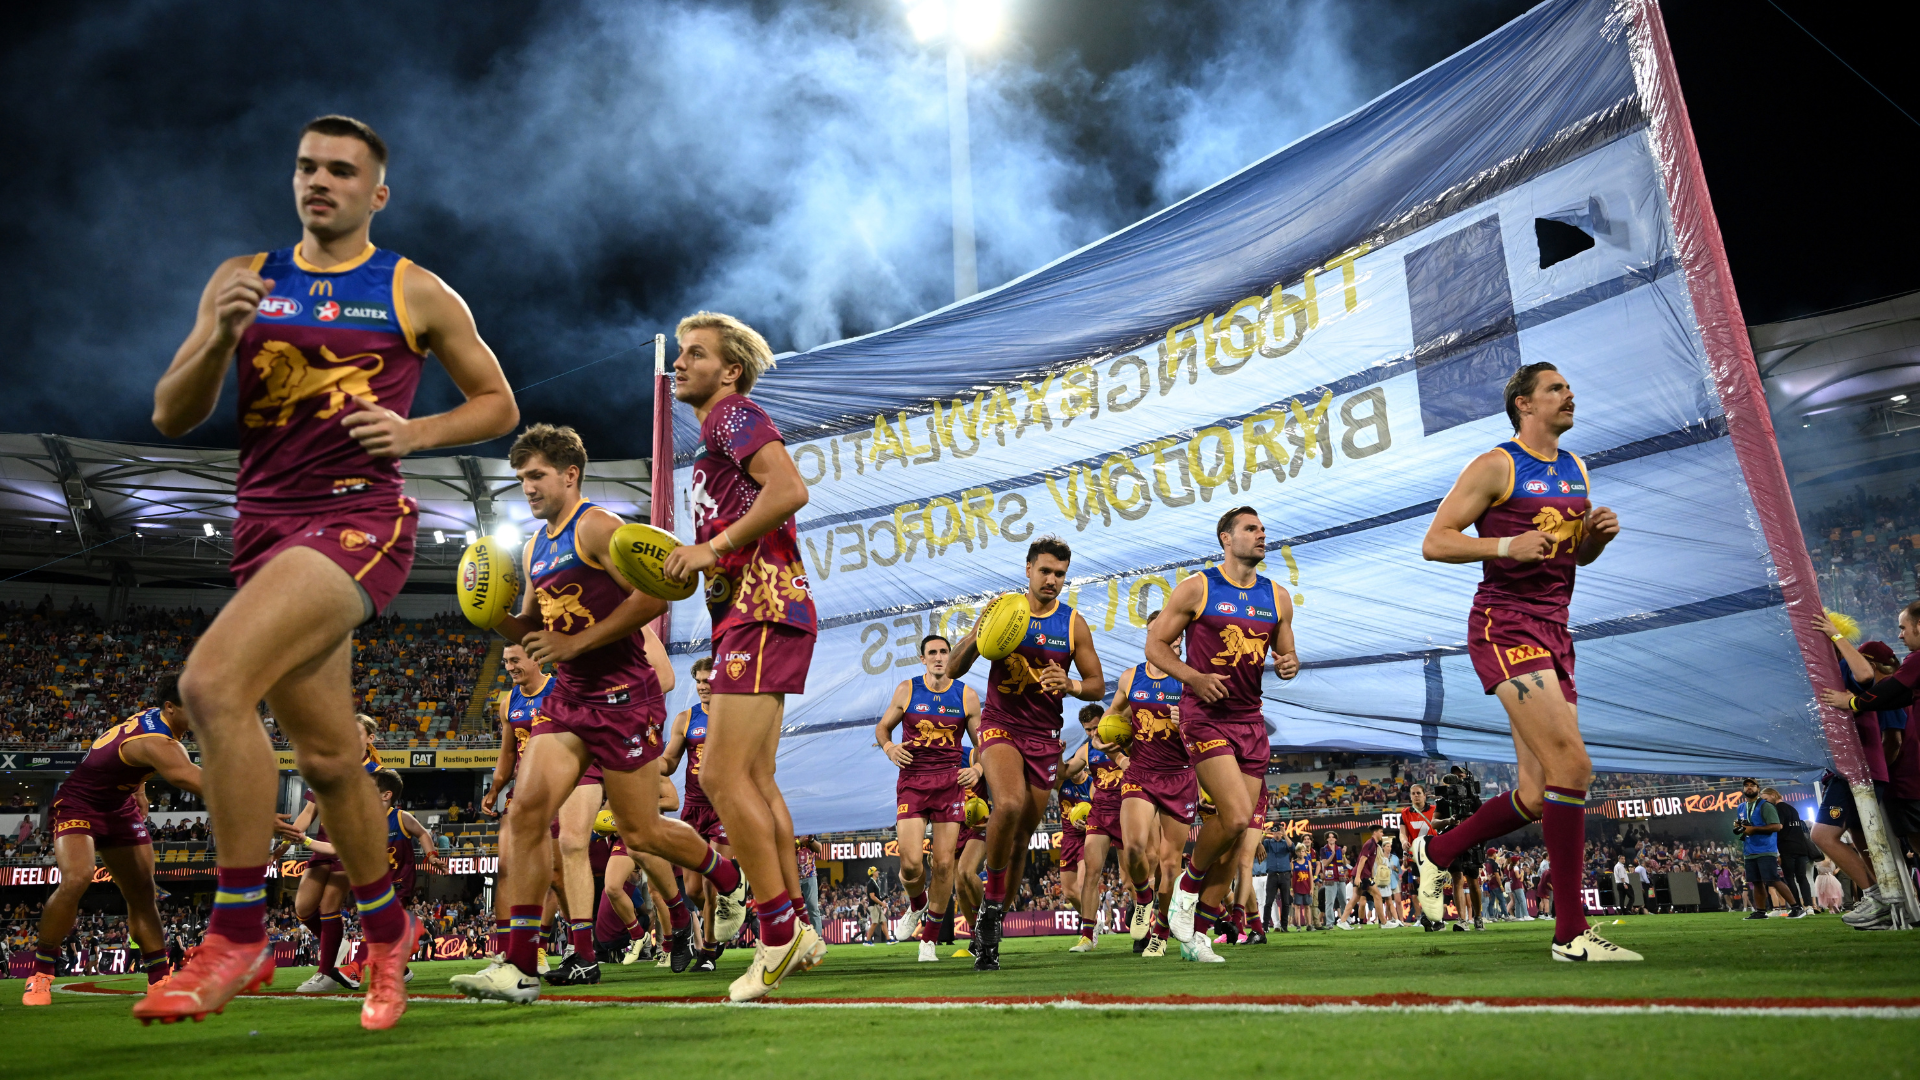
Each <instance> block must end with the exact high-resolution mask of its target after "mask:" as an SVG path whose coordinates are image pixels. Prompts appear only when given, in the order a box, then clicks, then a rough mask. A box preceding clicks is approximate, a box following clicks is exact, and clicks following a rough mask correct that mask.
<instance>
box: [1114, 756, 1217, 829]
mask: <svg viewBox="0 0 1920 1080" xmlns="http://www.w3.org/2000/svg"><path fill="white" fill-rule="evenodd" d="M1128 799H1140V800H1142V801H1144V802H1149V803H1152V804H1153V809H1154V812H1155V813H1160V814H1165V815H1166V816H1168V817H1170V818H1178V819H1179V820H1181V821H1184V822H1186V823H1187V824H1189V825H1191V824H1193V807H1194V804H1195V803H1197V802H1199V801H1200V779H1199V777H1197V776H1195V775H1194V772H1193V769H1192V768H1191V767H1189V768H1185V769H1143V768H1141V767H1140V766H1138V765H1129V766H1128V767H1127V775H1126V778H1125V779H1123V780H1121V781H1120V801H1121V802H1125V801H1127V800H1128Z"/></svg>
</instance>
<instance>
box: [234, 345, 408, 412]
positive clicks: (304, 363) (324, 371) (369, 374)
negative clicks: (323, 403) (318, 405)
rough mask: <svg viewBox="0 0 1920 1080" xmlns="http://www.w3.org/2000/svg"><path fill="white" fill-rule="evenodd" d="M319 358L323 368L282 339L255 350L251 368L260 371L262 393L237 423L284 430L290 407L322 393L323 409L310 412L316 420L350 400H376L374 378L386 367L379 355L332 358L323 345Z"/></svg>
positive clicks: (344, 406) (290, 410) (345, 405)
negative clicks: (366, 363)
mask: <svg viewBox="0 0 1920 1080" xmlns="http://www.w3.org/2000/svg"><path fill="white" fill-rule="evenodd" d="M320 359H321V360H322V361H324V362H325V364H324V366H323V365H320V364H315V363H313V362H312V361H310V360H308V359H307V355H306V354H305V353H303V352H301V351H300V350H299V348H297V347H295V346H293V345H290V344H288V343H287V342H284V341H269V342H267V343H266V344H264V345H262V346H260V351H259V352H257V353H254V354H253V366H254V368H255V370H257V371H259V372H260V383H261V385H262V386H263V387H265V388H266V392H265V393H263V394H261V395H260V396H259V397H258V398H256V399H254V400H253V401H252V402H250V403H248V405H247V412H246V414H245V415H244V416H242V417H241V421H242V422H243V423H245V424H246V425H247V426H248V427H252V428H258V427H286V426H287V421H289V420H291V419H293V409H294V406H296V405H298V404H300V403H301V402H303V401H305V400H307V399H308V398H314V397H319V396H320V395H321V394H325V395H327V407H326V408H324V409H322V410H320V411H319V412H317V413H314V416H315V417H316V418H317V419H321V420H325V419H328V418H329V417H332V416H335V415H337V414H338V413H339V412H340V410H341V409H344V408H346V407H347V398H348V397H349V396H355V397H363V398H366V399H367V400H369V401H378V400H379V395H377V394H375V393H374V392H373V377H374V376H375V375H378V374H380V372H381V371H382V370H384V369H385V368H386V366H387V361H386V359H385V358H384V357H382V356H381V355H380V354H379V353H354V354H353V355H352V356H335V355H334V354H333V350H332V349H329V348H327V347H326V346H325V345H322V346H320ZM362 360H372V361H373V366H372V367H361V366H360V364H359V361H362ZM270 413H271V415H269V414H270Z"/></svg>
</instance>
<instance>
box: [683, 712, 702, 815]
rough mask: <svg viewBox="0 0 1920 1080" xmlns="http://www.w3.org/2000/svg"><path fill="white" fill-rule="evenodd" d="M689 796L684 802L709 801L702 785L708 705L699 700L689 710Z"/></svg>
mask: <svg viewBox="0 0 1920 1080" xmlns="http://www.w3.org/2000/svg"><path fill="white" fill-rule="evenodd" d="M686 739H687V796H686V798H685V799H684V800H682V801H683V802H686V803H699V804H700V805H702V806H706V805H708V803H707V789H706V788H703V787H701V786H700V763H701V762H702V761H704V760H705V759H706V756H707V707H706V706H705V705H702V704H700V703H699V702H697V701H696V702H694V703H693V708H691V709H688V710H687V735H686Z"/></svg>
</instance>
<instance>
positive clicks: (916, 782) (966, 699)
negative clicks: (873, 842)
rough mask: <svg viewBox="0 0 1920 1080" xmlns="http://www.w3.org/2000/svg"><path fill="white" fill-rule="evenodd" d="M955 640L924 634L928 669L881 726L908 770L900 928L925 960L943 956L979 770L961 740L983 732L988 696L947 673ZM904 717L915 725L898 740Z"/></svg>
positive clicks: (894, 756) (883, 741) (900, 832)
mask: <svg viewBox="0 0 1920 1080" xmlns="http://www.w3.org/2000/svg"><path fill="white" fill-rule="evenodd" d="M950 652H951V646H950V645H949V643H948V641H947V639H946V638H945V637H942V636H941V635H939V634H928V635H927V636H926V637H924V638H921V639H920V663H921V664H922V665H924V666H925V667H926V669H927V673H926V674H925V675H921V676H918V677H916V678H912V679H908V680H906V681H905V682H903V683H901V684H900V685H899V686H896V687H894V689H893V699H892V700H891V701H889V702H888V703H887V709H886V711H885V712H884V713H882V714H881V716H880V720H879V722H878V723H876V724H875V725H874V727H873V737H874V741H875V743H877V744H878V745H879V747H880V752H881V753H883V754H885V755H886V756H887V760H888V761H890V762H892V763H893V764H894V765H895V766H897V767H898V768H899V770H900V776H899V778H898V779H897V780H896V781H895V782H894V801H895V804H896V810H895V819H896V820H895V823H894V831H895V836H896V842H897V843H898V844H899V848H900V885H901V887H902V888H903V889H905V890H906V893H907V916H906V918H905V920H903V921H904V923H905V925H903V926H902V927H901V928H900V932H901V934H902V935H908V934H911V935H913V936H914V937H915V938H917V939H918V941H919V943H920V960H921V962H923V963H931V962H934V961H937V960H939V959H940V948H939V944H938V942H939V939H940V925H941V923H942V921H943V920H944V919H945V918H946V914H947V910H948V907H949V906H950V901H951V897H952V896H953V867H954V857H955V855H956V852H955V848H956V847H957V846H958V841H959V839H960V827H961V826H962V825H964V824H965V823H966V817H967V811H966V795H965V794H964V791H965V789H966V788H967V787H968V786H970V782H971V781H972V780H974V779H976V778H975V777H963V775H962V774H963V773H969V772H971V771H972V770H971V769H969V768H968V767H967V766H966V765H965V761H966V751H965V749H964V748H963V747H962V746H961V745H960V736H961V735H962V734H963V733H964V734H965V735H966V737H967V743H968V745H973V744H976V743H978V741H979V739H980V696H979V695H978V694H976V693H974V691H973V688H972V687H970V686H965V685H962V684H960V683H958V682H955V681H954V680H953V679H952V678H950V677H948V675H947V660H948V658H949V654H950ZM902 723H907V724H910V725H912V729H911V730H910V731H907V732H903V734H904V735H905V736H906V738H904V739H902V740H900V741H898V742H896V741H894V738H893V733H894V730H895V729H896V728H898V727H899V726H900V725H901V724H902ZM929 824H931V825H932V827H933V840H932V845H933V846H932V849H931V851H932V859H931V861H932V863H933V867H932V871H931V873H929V872H928V869H927V863H928V861H929V860H928V847H927V844H928V841H927V827H928V825H929Z"/></svg>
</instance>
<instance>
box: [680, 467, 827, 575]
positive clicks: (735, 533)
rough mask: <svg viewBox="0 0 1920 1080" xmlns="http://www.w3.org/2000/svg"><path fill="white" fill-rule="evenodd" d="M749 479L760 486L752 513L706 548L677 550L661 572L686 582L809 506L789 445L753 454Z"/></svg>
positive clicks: (699, 546) (689, 545)
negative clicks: (726, 553) (788, 450)
mask: <svg viewBox="0 0 1920 1080" xmlns="http://www.w3.org/2000/svg"><path fill="white" fill-rule="evenodd" d="M746 467H747V475H748V476H751V477H752V478H753V482H754V483H756V484H758V485H760V494H759V496H758V497H757V498H755V500H754V503H753V509H751V510H749V511H747V512H746V513H745V514H742V515H741V516H740V519H739V520H738V521H735V522H734V523H733V524H731V525H728V526H727V527H726V528H725V529H723V530H721V532H720V535H719V536H716V537H714V538H713V539H712V540H710V541H708V542H707V543H704V544H686V545H682V546H680V547H677V548H674V549H673V552H672V553H671V554H669V555H668V556H667V558H666V562H665V563H663V564H662V566H661V572H662V573H664V574H666V576H667V577H669V578H671V579H673V580H674V581H685V580H687V579H688V578H690V577H692V576H693V575H695V574H698V573H700V572H701V571H703V570H710V569H712V568H713V566H714V564H715V563H717V562H719V561H720V555H721V554H722V553H723V552H728V551H733V550H735V549H737V548H739V547H741V546H742V545H745V544H751V543H753V542H754V541H755V540H758V539H760V538H761V537H763V536H765V535H767V534H768V533H770V532H772V531H773V530H775V529H777V528H779V527H780V526H782V525H784V524H786V523H787V519H788V518H791V517H793V515H794V514H796V513H798V512H799V510H800V508H801V507H803V506H805V505H807V497H808V496H807V482H806V481H805V480H802V479H801V478H800V470H799V469H798V468H797V467H796V466H795V465H794V464H793V455H791V454H789V453H787V444H786V443H783V442H770V443H768V444H767V445H765V446H762V447H761V448H760V449H758V450H756V451H754V452H753V456H752V457H750V458H748V459H747V462H746Z"/></svg>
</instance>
